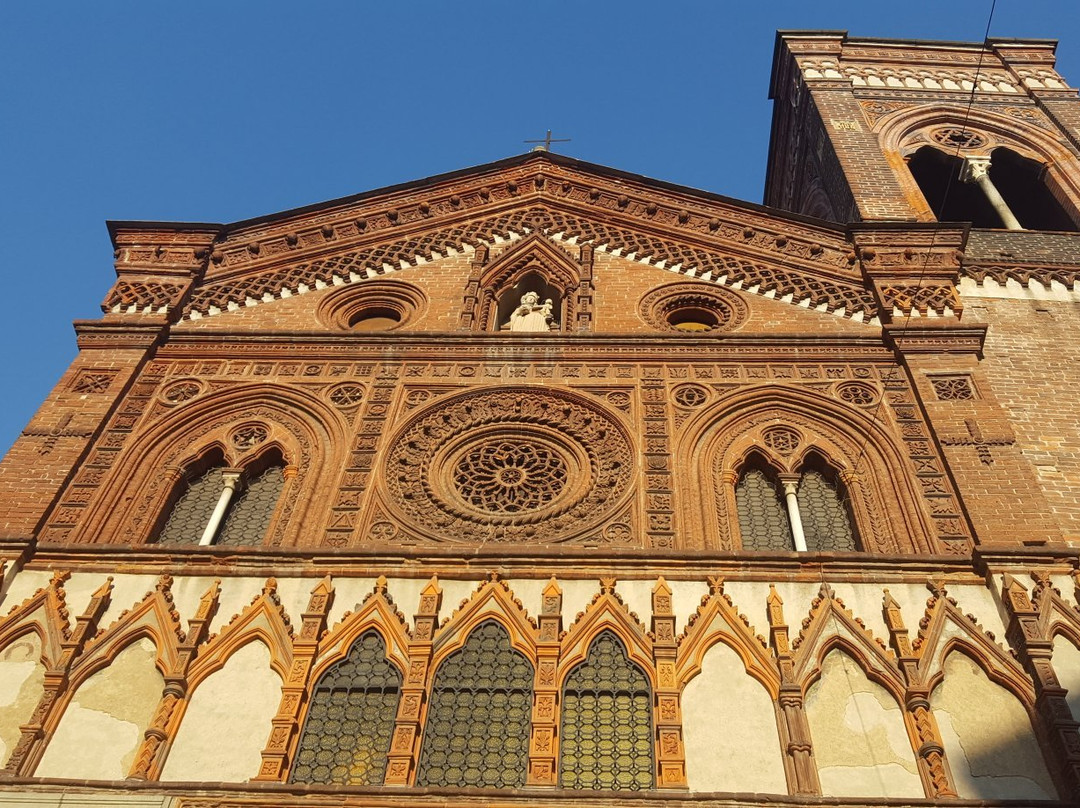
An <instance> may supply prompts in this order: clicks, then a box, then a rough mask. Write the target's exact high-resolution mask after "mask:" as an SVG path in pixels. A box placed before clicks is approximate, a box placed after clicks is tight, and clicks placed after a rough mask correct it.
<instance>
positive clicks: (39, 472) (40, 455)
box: [0, 349, 144, 540]
mask: <svg viewBox="0 0 1080 808" xmlns="http://www.w3.org/2000/svg"><path fill="white" fill-rule="evenodd" d="M143 358H144V352H143V351H141V350H136V349H129V350H123V349H105V350H88V351H83V352H82V353H81V354H79V355H78V356H77V357H76V358H75V360H74V361H73V362H72V364H71V365H70V366H69V367H68V369H67V371H66V372H65V373H64V375H63V376H62V377H61V378H60V381H59V382H57V384H56V387H54V388H53V391H52V393H50V395H49V397H48V398H47V399H46V400H45V402H44V403H43V404H42V405H41V407H40V408H39V409H38V411H37V412H36V413H35V414H34V417H33V418H31V419H30V423H29V424H27V426H26V428H25V429H24V430H23V432H22V434H21V435H20V436H19V438H18V439H17V440H16V441H15V443H14V445H13V446H12V447H11V449H10V450H9V451H8V453H7V455H6V456H5V457H4V459H3V462H2V463H0V539H15V540H19V539H27V538H29V537H30V536H31V534H32V533H33V531H34V529H35V527H36V525H37V523H38V521H39V520H40V519H41V517H42V515H43V514H44V513H45V511H46V509H47V508H48V507H49V505H50V503H51V502H52V501H53V499H54V498H55V496H56V495H57V493H58V492H59V491H60V489H61V487H62V486H63V485H64V483H65V481H67V480H68V479H69V478H70V477H71V475H72V473H73V472H74V470H75V468H76V464H77V463H78V462H79V460H80V458H82V456H83V453H84V452H85V451H86V448H87V446H88V445H89V443H90V439H91V437H92V436H94V435H95V434H96V433H97V432H98V431H99V430H100V429H101V427H102V425H103V423H104V422H105V419H106V417H107V416H108V414H109V412H110V411H111V410H112V408H113V406H114V405H115V403H116V401H117V399H118V398H119V397H120V396H121V394H122V392H123V391H124V390H125V389H126V388H127V387H128V385H129V383H130V382H131V381H132V378H133V376H134V374H135V373H136V371H137V369H138V367H139V364H140V362H141V360H142V359H143Z"/></svg>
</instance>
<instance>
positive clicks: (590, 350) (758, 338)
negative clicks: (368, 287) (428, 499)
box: [156, 329, 893, 364]
mask: <svg viewBox="0 0 1080 808" xmlns="http://www.w3.org/2000/svg"><path fill="white" fill-rule="evenodd" d="M538 339H542V340H543V342H544V346H545V350H550V351H551V352H554V353H556V354H557V355H558V356H559V359H558V360H551V361H552V362H557V361H564V360H569V359H571V358H572V359H573V360H574V361H586V360H592V361H603V360H605V359H608V360H610V361H616V360H618V361H627V360H633V361H648V362H653V363H655V362H656V361H657V356H658V355H662V356H663V357H664V358H665V359H670V360H673V361H674V360H677V361H680V362H682V361H693V360H694V359H695V358H700V359H701V361H716V360H718V359H719V358H731V357H744V358H748V357H753V358H759V357H765V358H767V357H777V358H778V361H779V360H780V359H783V360H784V361H787V362H788V363H789V364H790V363H791V356H792V355H793V353H797V355H798V356H799V358H800V360H807V361H815V360H816V361H832V360H837V359H839V358H861V359H864V360H866V361H877V360H880V361H883V362H888V361H890V360H891V359H892V358H893V354H892V352H891V350H890V349H889V348H887V347H885V346H884V345H883V344H882V340H881V332H880V331H877V330H876V329H875V330H874V331H872V332H869V333H867V334H866V336H842V337H833V336H830V337H822V336H820V335H818V334H785V335H771V334H752V335H748V334H739V333H724V332H720V333H718V334H716V335H710V336H709V337H704V338H703V337H684V336H681V335H679V334H674V333H671V334H658V335H656V336H646V335H642V334H604V335H599V336H598V335H595V334H584V335H576V334H568V333H552V334H544V335H543V336H541V337H538ZM216 355H222V356H229V357H233V356H243V357H244V358H245V359H255V358H258V357H262V356H266V357H289V358H292V359H296V358H297V357H299V356H302V357H303V358H304V360H305V361H307V360H311V361H314V360H316V359H318V358H319V357H326V358H327V359H334V360H338V359H341V358H343V357H358V358H361V359H363V360H365V361H380V362H383V361H385V362H393V361H396V360H398V359H399V358H406V357H408V358H414V357H417V356H422V357H426V358H428V359H429V360H432V361H436V360H440V361H441V360H457V359H459V358H460V359H468V360H472V361H479V360H482V359H490V360H500V361H509V360H518V361H525V362H531V363H536V361H537V360H536V357H537V347H536V340H529V341H523V340H522V339H521V338H520V337H513V336H510V335H508V334H505V333H498V332H493V333H486V332H460V331H449V332H423V333H398V332H387V333H385V334H374V333H369V334H356V333H344V334H334V335H332V336H328V335H326V334H318V333H310V332H287V331H277V332H271V331H264V332H233V331H229V330H226V329H220V330H219V329H214V330H202V329H200V330H199V331H193V332H174V333H173V334H172V335H171V336H170V337H169V338H168V341H167V342H166V343H165V344H164V345H162V346H161V348H159V350H158V352H157V354H156V356H157V357H158V358H160V359H162V360H167V359H181V358H192V359H194V358H210V357H213V356H216ZM543 364H551V362H544V363H543Z"/></svg>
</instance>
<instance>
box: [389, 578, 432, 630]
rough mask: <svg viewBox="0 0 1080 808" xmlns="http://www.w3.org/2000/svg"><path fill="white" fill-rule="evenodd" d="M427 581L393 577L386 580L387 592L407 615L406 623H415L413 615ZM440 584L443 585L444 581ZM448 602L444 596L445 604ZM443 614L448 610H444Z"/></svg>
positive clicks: (409, 624) (410, 624)
mask: <svg viewBox="0 0 1080 808" xmlns="http://www.w3.org/2000/svg"><path fill="white" fill-rule="evenodd" d="M427 583H428V579H427V578H391V579H389V580H388V581H387V582H386V593H387V594H388V595H389V596H390V599H391V600H393V601H394V605H395V606H396V607H397V608H398V611H400V612H401V613H402V614H403V615H405V624H406V625H408V626H410V627H412V626H413V625H414V622H415V621H414V620H413V617H414V616H415V615H416V610H417V608H418V607H419V606H420V592H421V591H423V589H424V587H425V586H427ZM439 585H440V586H442V581H440V582H439ZM446 602H447V601H446V599H445V596H444V598H443V604H446ZM443 614H444V615H445V614H447V612H445V611H443Z"/></svg>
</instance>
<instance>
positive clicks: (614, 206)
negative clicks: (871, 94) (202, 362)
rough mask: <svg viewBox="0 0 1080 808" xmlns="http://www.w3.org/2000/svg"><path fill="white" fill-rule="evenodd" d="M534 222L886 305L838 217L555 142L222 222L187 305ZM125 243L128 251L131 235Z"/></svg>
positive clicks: (621, 248)
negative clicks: (644, 172)
mask: <svg viewBox="0 0 1080 808" xmlns="http://www.w3.org/2000/svg"><path fill="white" fill-rule="evenodd" d="M122 227H123V226H122V225H115V226H114V239H116V236H117V232H115V231H116V230H117V229H122ZM177 227H181V226H180V225H177ZM167 228H168V226H167V225H161V229H163V230H165V229H167ZM530 234H541V235H545V236H547V237H548V238H550V239H552V240H554V241H556V242H562V243H563V244H567V245H582V244H588V245H591V246H592V247H593V248H594V249H596V250H597V251H604V252H608V253H611V254H613V255H617V256H623V257H626V258H629V259H631V260H633V261H636V262H638V263H643V264H647V265H649V266H652V267H658V268H661V269H666V270H670V271H672V272H677V273H679V274H681V275H684V276H690V277H696V278H700V279H702V280H705V281H708V282H712V283H717V284H720V285H724V286H728V287H730V288H734V289H742V290H743V291H746V292H749V293H753V294H760V295H763V296H767V297H774V298H776V299H779V300H784V301H787V302H789V303H792V304H795V305H801V306H804V307H807V308H814V309H820V310H822V311H828V312H832V313H835V314H839V315H843V316H848V317H852V318H854V319H857V320H872V319H873V318H875V317H876V315H877V309H876V304H875V301H874V298H873V295H872V294H871V293H870V292H869V290H868V289H867V288H866V287H865V284H864V282H863V279H862V277H861V274H860V272H859V270H858V267H857V264H856V262H855V260H854V259H853V255H854V254H853V253H851V251H850V245H849V244H848V242H847V240H846V238H845V236H844V233H843V231H842V230H841V229H840V228H839V227H837V226H835V225H829V224H827V223H824V222H816V221H813V220H809V219H805V218H803V217H798V216H793V215H791V214H788V213H784V212H782V211H774V210H769V209H765V208H761V207H759V206H755V205H751V204H749V203H740V202H736V201H734V200H731V199H728V198H725V197H719V196H715V195H711V194H707V193H705V192H701V191H696V190H693V189H689V188H680V187H677V186H671V185H667V184H665V183H661V182H658V181H655V180H648V179H645V178H642V177H635V176H633V175H626V174H620V173H619V172H615V171H613V170H611V169H606V168H603V167H601V166H593V165H589V164H586V163H581V162H579V161H575V160H569V159H566V158H558V157H556V156H553V155H550V154H536V155H528V156H524V157H522V158H518V159H516V160H512V161H504V162H503V163H501V164H493V165H492V166H486V167H480V168H478V169H474V170H472V171H471V172H463V173H462V172H459V173H458V174H455V175H450V176H449V177H448V178H447V177H442V178H434V179H432V180H430V181H427V182H426V183H420V184H414V185H412V186H407V187H400V188H391V189H385V190H383V191H378V192H372V193H371V194H366V195H364V196H363V197H357V198H353V199H351V200H343V201H340V202H336V203H327V206H323V207H321V208H319V209H307V210H304V211H297V212H293V213H291V214H281V215H279V216H278V217H274V218H273V219H272V220H263V221H259V222H252V223H240V224H238V225H232V226H226V227H223V229H222V232H221V233H220V234H219V235H218V236H217V238H216V241H215V243H214V244H213V246H212V248H211V249H210V250H208V251H207V254H206V255H205V256H203V258H202V259H201V260H202V261H203V263H204V266H205V273H204V275H203V278H202V280H201V283H199V284H198V285H197V286H196V287H195V289H194V290H193V292H192V293H191V295H190V297H189V299H188V300H187V301H186V305H185V306H184V309H183V311H184V315H185V316H187V317H191V318H201V317H207V316H213V315H215V314H217V313H220V312H222V311H228V310H230V309H237V308H241V307H247V306H254V305H260V304H262V303H266V302H271V301H273V300H275V299H280V298H282V297H289V296H293V295H296V294H303V293H304V292H306V291H310V290H315V289H321V288H325V287H327V286H332V285H343V284H348V283H356V282H362V281H363V280H365V279H368V278H371V277H376V276H380V275H383V274H386V273H388V272H396V271H398V270H401V269H404V268H413V267H419V266H421V265H423V264H425V263H427V262H430V261H432V260H437V259H438V258H441V257H444V256H449V255H456V254H460V253H463V252H468V251H470V250H472V249H474V248H475V247H477V246H479V245H481V244H496V243H500V242H501V241H504V240H507V239H512V238H516V237H520V236H524V235H530ZM140 248H142V249H144V250H145V245H140ZM119 249H120V250H121V253H122V254H121V258H120V262H121V263H124V262H125V260H126V253H125V251H127V250H134V249H135V248H134V247H130V248H129V247H128V246H126V245H124V244H121V245H120V247H119ZM129 263H130V262H129ZM130 286H131V285H130V284H129V285H128V287H125V289H126V291H125V293H124V295H121V296H119V297H117V296H116V295H115V294H114V295H112V296H110V298H109V299H108V300H107V301H106V308H107V310H110V311H117V312H120V311H144V310H146V311H158V310H160V308H161V305H160V304H161V302H162V301H163V300H165V298H166V297H167V295H166V296H165V297H161V295H155V294H151V293H150V292H149V291H148V292H146V294H145V295H144V296H146V297H147V300H146V301H142V300H141V299H140V298H139V293H138V292H137V290H136V291H134V292H133V291H132V288H133V287H132V288H129V287H130ZM114 298H115V299H114ZM151 298H153V299H151ZM158 298H161V299H160V300H159V299H158Z"/></svg>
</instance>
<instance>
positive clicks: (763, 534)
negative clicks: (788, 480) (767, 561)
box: [735, 468, 792, 550]
mask: <svg viewBox="0 0 1080 808" xmlns="http://www.w3.org/2000/svg"><path fill="white" fill-rule="evenodd" d="M735 504H736V507H737V509H738V512H739V535H740V536H741V537H742V546H743V549H744V550H790V549H792V544H791V523H790V521H789V520H788V515H787V510H786V509H785V507H784V503H783V501H782V499H781V495H780V492H779V490H778V488H777V485H776V483H775V482H774V481H773V480H771V479H770V478H769V477H768V475H766V474H765V472H764V471H762V470H761V469H758V468H749V469H747V470H746V471H745V472H743V474H742V476H741V477H740V478H739V482H738V483H737V484H736V485H735Z"/></svg>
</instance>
